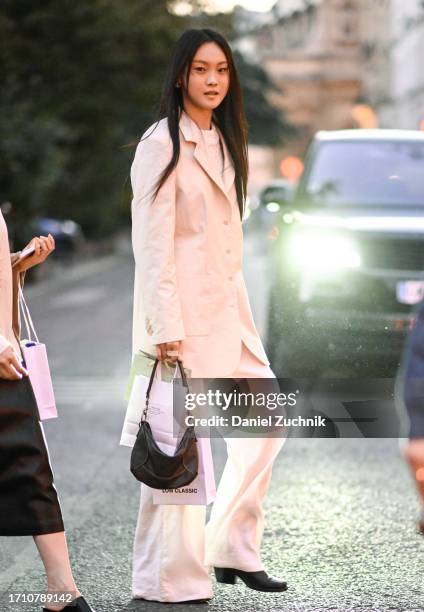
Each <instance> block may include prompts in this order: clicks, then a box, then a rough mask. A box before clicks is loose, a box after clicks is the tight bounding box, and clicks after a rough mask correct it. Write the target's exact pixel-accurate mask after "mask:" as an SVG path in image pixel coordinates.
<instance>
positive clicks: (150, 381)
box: [141, 358, 189, 421]
mask: <svg viewBox="0 0 424 612" xmlns="http://www.w3.org/2000/svg"><path fill="white" fill-rule="evenodd" d="M159 363H160V361H159V359H158V358H156V359H155V363H154V366H153V369H152V373H151V374H150V380H149V384H148V386H147V391H146V403H145V406H144V410H143V416H142V417H141V420H142V421H145V420H146V419H147V411H148V410H149V401H150V391H151V389H152V386H153V381H154V380H155V374H156V370H157V367H158V365H159ZM177 369H179V371H180V374H181V380H182V382H183V386H184V387H186V388H187V391H188V390H189V388H188V382H187V376H186V373H185V372H184V368H183V362H182V361H181V359H177V366H176V368H175V372H174V377H173V379H172V381H174V380H175V374H176V372H177Z"/></svg>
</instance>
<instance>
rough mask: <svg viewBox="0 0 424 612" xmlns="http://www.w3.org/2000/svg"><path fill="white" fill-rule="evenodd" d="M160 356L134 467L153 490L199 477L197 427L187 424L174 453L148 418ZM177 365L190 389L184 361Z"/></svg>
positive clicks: (148, 389)
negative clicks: (160, 442) (157, 438)
mask: <svg viewBox="0 0 424 612" xmlns="http://www.w3.org/2000/svg"><path fill="white" fill-rule="evenodd" d="M158 364H159V359H156V361H155V365H154V367H153V370H152V373H151V376H150V380H149V385H148V387H147V391H146V399H145V407H144V410H143V414H142V416H141V421H140V427H139V431H138V434H137V439H136V441H135V444H134V447H133V450H132V453H131V465H130V469H131V472H132V474H133V475H134V476H135V478H136V479H137V480H139V481H140V482H143V483H144V484H146V485H147V486H149V487H151V488H153V489H163V490H166V489H176V488H179V487H184V486H186V485H188V484H190V483H191V482H192V481H193V480H194V479H195V478H196V476H197V473H198V467H199V458H198V451H197V438H196V434H195V431H194V427H192V426H191V427H187V428H186V430H185V432H184V434H183V436H182V438H181V440H180V442H179V443H178V445H177V447H176V448H175V451H174V454H173V455H168V454H167V453H165V452H164V451H163V450H161V449H160V448H159V446H158V444H157V443H156V441H155V439H154V437H153V434H152V430H151V427H150V424H149V423H148V421H147V414H148V410H149V400H150V392H151V389H152V385H153V383H154V380H155V373H156V369H157V367H158ZM177 367H178V368H179V370H180V373H181V379H182V381H183V384H184V386H185V388H186V389H187V391H188V383H187V378H186V376H185V373H184V369H183V367H182V363H181V361H180V360H178V361H177Z"/></svg>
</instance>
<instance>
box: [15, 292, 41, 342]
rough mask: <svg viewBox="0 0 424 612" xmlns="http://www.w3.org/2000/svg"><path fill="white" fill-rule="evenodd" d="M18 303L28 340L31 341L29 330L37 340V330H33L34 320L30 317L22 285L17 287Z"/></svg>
mask: <svg viewBox="0 0 424 612" xmlns="http://www.w3.org/2000/svg"><path fill="white" fill-rule="evenodd" d="M19 305H20V307H21V312H22V316H23V319H24V322H25V327H26V332H27V336H28V340H30V341H31V342H32V341H33V338H32V335H31V331H32V333H33V335H34V339H35V341H36V342H39V340H38V336H37V332H36V331H35V327H34V322H33V320H32V317H31V313H30V311H29V308H28V305H27V303H26V301H25V298H24V292H23V291H22V287H19Z"/></svg>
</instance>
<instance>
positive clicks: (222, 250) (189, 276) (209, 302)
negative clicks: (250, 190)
mask: <svg viewBox="0 0 424 612" xmlns="http://www.w3.org/2000/svg"><path fill="white" fill-rule="evenodd" d="M155 126H156V127H155ZM146 136H147V137H146ZM180 143H181V144H180V146H181V150H180V158H179V161H178V164H177V167H176V168H175V170H174V171H173V173H172V174H171V175H170V177H169V178H168V179H167V181H166V182H165V184H164V185H163V186H162V188H161V189H160V191H159V193H158V195H157V197H156V199H155V200H154V199H153V195H154V186H155V184H156V181H157V179H158V177H159V176H160V174H161V173H162V171H163V169H164V168H165V167H166V165H167V163H168V161H169V160H170V159H171V155H172V141H171V138H170V135H169V130H168V125H167V120H166V119H163V120H161V121H159V123H157V124H154V125H153V126H151V127H150V128H149V129H148V130H147V131H146V132H145V134H144V135H143V137H142V140H141V141H140V142H139V144H138V147H137V150H136V154H135V158H134V162H133V164H132V167H131V183H132V189H133V200H132V244H133V250H134V257H135V290H134V319H133V350H134V352H136V351H138V350H139V349H142V350H145V351H147V352H150V353H152V354H155V349H154V345H156V344H159V343H161V342H170V341H174V340H182V359H183V362H184V365H185V366H186V367H187V368H189V369H190V370H191V373H192V376H198V377H218V376H225V375H228V374H231V373H232V372H233V371H234V370H235V369H236V368H237V367H238V364H239V360H240V354H241V342H242V341H243V342H244V343H245V344H246V346H247V347H248V348H249V349H250V350H251V351H252V352H253V353H254V355H256V357H257V358H258V359H259V360H260V361H261V362H262V363H264V364H266V365H269V361H268V359H267V356H266V354H265V351H264V348H263V346H262V342H261V339H260V337H259V335H258V332H257V330H256V327H255V323H254V321H253V317H252V312H251V309H250V305H249V299H248V294H247V291H246V286H245V282H244V278H243V273H242V250H243V234H242V224H241V220H240V214H239V210H238V205H237V199H236V188H235V183H234V175H235V173H234V168H233V164H232V160H231V158H230V155H229V152H228V150H227V148H226V146H225V144H224V143H223V144H224V159H225V163H224V172H223V176H222V175H221V172H220V169H219V168H217V167H214V166H213V165H211V163H212V162H211V160H210V159H209V158H208V157H207V152H206V145H205V144H204V141H203V135H202V133H201V130H200V129H199V128H198V126H197V125H196V123H195V122H194V121H193V120H192V119H190V117H189V116H188V115H187V114H186V113H185V112H183V113H182V115H181V119H180Z"/></svg>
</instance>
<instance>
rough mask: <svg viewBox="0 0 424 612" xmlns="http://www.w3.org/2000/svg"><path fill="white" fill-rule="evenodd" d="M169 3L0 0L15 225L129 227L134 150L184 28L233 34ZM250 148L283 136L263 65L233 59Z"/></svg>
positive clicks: (6, 164) (6, 150) (0, 126)
mask: <svg viewBox="0 0 424 612" xmlns="http://www.w3.org/2000/svg"><path fill="white" fill-rule="evenodd" d="M168 9H169V5H168V2H167V1H166V0H120V1H119V2H116V1H115V0H78V2H75V0H62V1H61V2H57V0H44V1H43V2H36V1H35V0H19V1H17V0H3V2H2V3H1V4H0V74H1V75H2V87H1V93H0V203H1V201H5V200H9V201H11V202H12V204H13V206H14V209H15V212H16V220H17V222H18V223H23V222H25V221H26V220H28V219H30V218H32V217H34V216H37V215H50V216H54V217H58V218H72V219H74V220H75V221H77V222H79V223H81V224H82V226H83V228H84V230H85V231H86V233H87V234H88V235H91V236H102V235H107V234H109V233H111V232H113V231H114V230H115V229H116V228H117V227H118V226H119V225H120V224H122V223H128V220H129V200H130V197H131V190H130V184H129V180H128V178H129V168H130V164H131V159H132V157H133V155H134V147H125V146H124V145H125V144H126V143H130V142H134V141H136V140H137V139H138V137H139V136H140V135H141V134H142V132H143V131H144V129H145V128H146V127H147V126H148V125H149V124H150V123H151V122H152V121H153V119H154V116H155V109H156V103H157V101H158V99H159V96H160V91H161V87H162V82H163V79H164V73H165V69H166V66H167V63H168V61H169V55H170V49H171V48H172V46H173V44H174V42H175V41H176V39H177V38H178V37H179V35H180V34H181V32H182V31H183V30H184V29H185V28H186V27H190V26H191V27H201V26H205V25H208V26H210V27H215V28H217V29H219V30H220V31H222V32H223V33H224V34H225V35H226V36H228V37H230V38H231V36H233V27H232V26H233V24H232V15H228V14H225V15H215V16H213V15H208V14H206V13H204V12H203V13H201V12H200V13H199V11H197V13H196V12H194V13H193V15H191V16H190V15H189V16H185V17H181V16H178V15H175V14H174V13H173V12H172V11H170V10H168ZM236 60H237V64H238V66H239V69H240V74H241V80H242V85H243V90H244V97H245V103H246V108H247V117H248V121H249V124H250V135H251V141H252V142H256V143H262V144H276V143H277V140H278V138H279V137H280V136H281V134H282V133H283V131H284V129H283V128H284V122H282V121H281V115H280V113H279V111H278V110H276V109H275V108H273V107H272V106H271V105H270V104H269V102H268V99H267V92H268V91H269V90H270V88H271V87H272V84H271V83H270V81H269V80H268V78H267V76H266V74H265V73H264V72H263V71H262V70H261V69H260V68H259V67H257V66H254V65H252V64H249V63H248V62H246V61H245V60H244V59H243V58H242V57H241V56H240V54H237V57H236Z"/></svg>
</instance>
